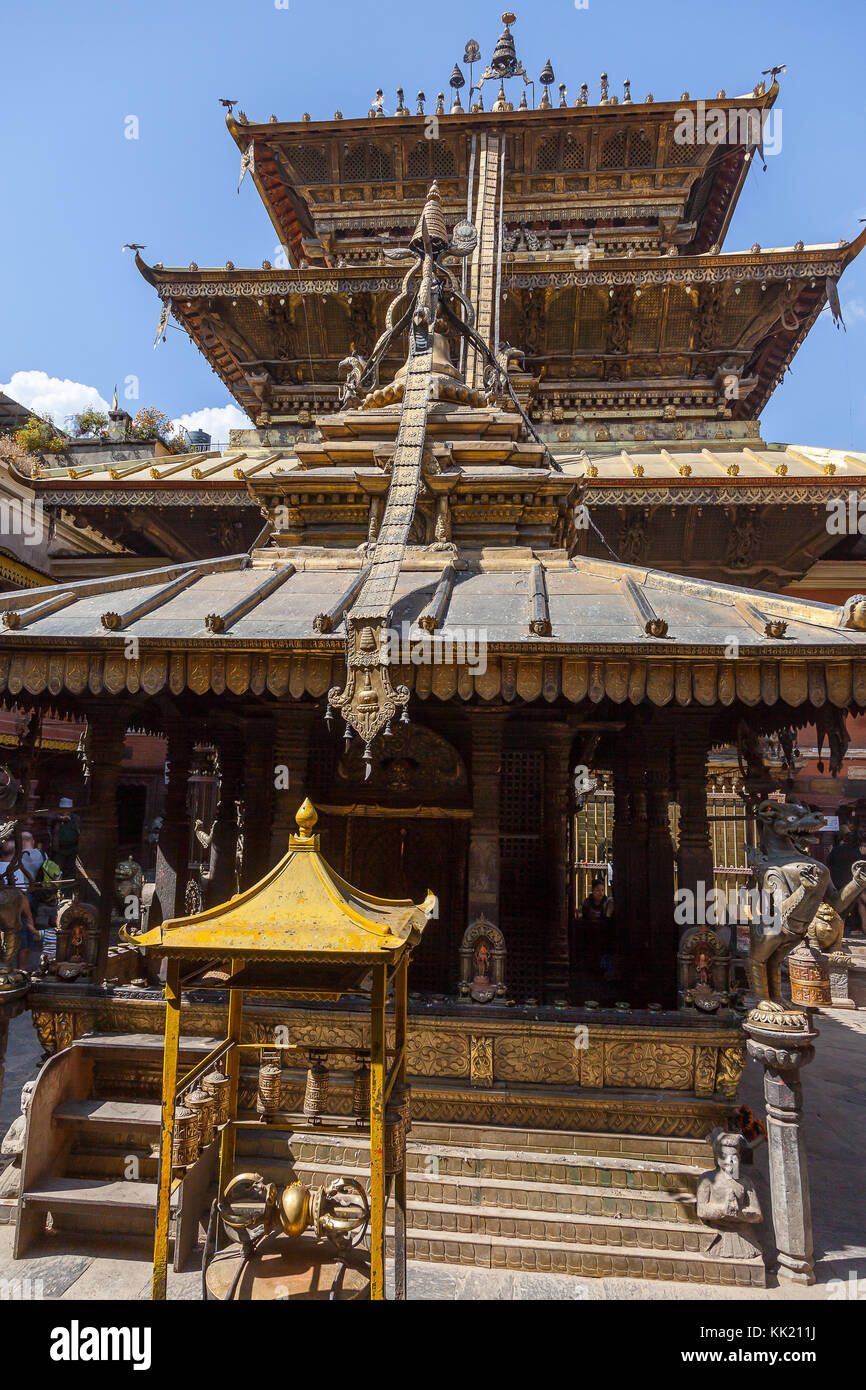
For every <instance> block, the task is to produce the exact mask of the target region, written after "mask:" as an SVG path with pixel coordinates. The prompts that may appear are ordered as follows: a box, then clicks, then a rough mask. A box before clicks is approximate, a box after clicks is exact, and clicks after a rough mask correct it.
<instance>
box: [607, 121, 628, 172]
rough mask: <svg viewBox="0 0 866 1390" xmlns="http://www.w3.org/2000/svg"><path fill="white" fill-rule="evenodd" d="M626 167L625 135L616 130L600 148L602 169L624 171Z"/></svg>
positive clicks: (621, 131)
mask: <svg viewBox="0 0 866 1390" xmlns="http://www.w3.org/2000/svg"><path fill="white" fill-rule="evenodd" d="M625 167H626V133H625V131H624V130H618V131H617V132H616V134H615V135H611V136H610V137H609V138H608V139H607V140H605V142H604V144H603V145H602V148H601V168H602V169H624V168H625Z"/></svg>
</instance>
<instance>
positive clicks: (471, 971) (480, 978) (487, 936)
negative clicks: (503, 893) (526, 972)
mask: <svg viewBox="0 0 866 1390" xmlns="http://www.w3.org/2000/svg"><path fill="white" fill-rule="evenodd" d="M506 954H507V953H506V949H505V937H504V936H503V935H502V932H501V931H500V930H499V928H498V927H495V926H494V925H493V923H492V922H488V920H487V918H486V917H485V916H484V914H483V913H482V914H481V916H480V917H476V919H475V921H474V922H471V923H470V924H469V926H468V927H467V928H466V931H465V932H464V933H463V940H462V942H461V943H460V997H461V998H462V999H468V1000H469V1001H470V1002H471V1003H473V1004H489V1003H490V1001H491V1000H492V999H501V998H502V997H503V996H504V994H505V956H506Z"/></svg>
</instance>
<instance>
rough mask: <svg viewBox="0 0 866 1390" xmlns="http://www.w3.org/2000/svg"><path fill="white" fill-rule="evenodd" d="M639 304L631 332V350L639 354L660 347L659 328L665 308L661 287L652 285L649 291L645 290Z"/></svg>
mask: <svg viewBox="0 0 866 1390" xmlns="http://www.w3.org/2000/svg"><path fill="white" fill-rule="evenodd" d="M637 304H638V307H637V308H636V310H635V316H634V325H633V327H632V331H631V344H630V345H631V350H632V352H639V351H640V350H641V349H642V348H651V349H655V348H657V347H658V345H659V336H660V335H659V328H660V326H661V315H662V310H663V308H664V296H663V294H662V290H661V286H660V285H652V286H650V288H649V289H645V290H643V291H642V293H641V297H640V299H639V300H638V301H637Z"/></svg>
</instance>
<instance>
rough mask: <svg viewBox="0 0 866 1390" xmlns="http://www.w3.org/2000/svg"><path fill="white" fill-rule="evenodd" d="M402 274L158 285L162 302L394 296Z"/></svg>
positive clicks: (199, 281)
mask: <svg viewBox="0 0 866 1390" xmlns="http://www.w3.org/2000/svg"><path fill="white" fill-rule="evenodd" d="M399 281H400V271H399V269H396V270H394V271H392V272H391V274H390V275H389V274H388V270H387V267H383V268H382V270H381V272H380V273H379V274H378V275H376V276H367V275H365V276H357V277H353V278H352V279H337V280H334V279H331V278H328V279H322V280H307V279H302V277H301V276H300V275H299V276H298V277H297V279H295V278H293V279H291V280H246V279H244V280H180V281H171V282H170V283H167V284H166V283H163V284H161V285H159V286H158V287H157V288H158V292H159V296H160V298H161V299H162V300H165V301H172V300H181V299H211V298H215V297H218V296H220V295H222V296H228V297H230V298H232V299H239V298H240V299H264V298H265V297H266V296H268V295H282V296H283V297H285V296H286V295H290V294H318V295H322V296H327V295H333V294H361V293H362V292H364V291H366V292H367V293H369V294H377V293H382V294H393V292H394V286H395V284H399ZM173 307H174V309H175V311H178V310H182V309H183V307H184V306H183V305H182V304H174V306H173Z"/></svg>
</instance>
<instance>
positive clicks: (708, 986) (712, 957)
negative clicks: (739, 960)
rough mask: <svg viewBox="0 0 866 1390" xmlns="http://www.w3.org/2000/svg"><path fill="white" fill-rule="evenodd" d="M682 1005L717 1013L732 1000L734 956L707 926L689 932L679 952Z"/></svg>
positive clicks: (704, 1011) (684, 1007)
mask: <svg viewBox="0 0 866 1390" xmlns="http://www.w3.org/2000/svg"><path fill="white" fill-rule="evenodd" d="M677 968H678V974H679V986H680V1007H681V1008H683V1009H700V1010H701V1012H702V1013H710V1014H711V1013H715V1012H716V1010H717V1009H720V1008H723V1007H724V1006H726V1005H727V1004H728V1003H729V1001H730V981H731V957H730V953H729V951H728V949H727V947H726V946H725V945H724V944H723V942H722V939H721V937H719V936H717V935H716V933H715V932H713V931H710V930H709V928H707V927H697V928H695V929H694V930H693V931H690V932H687V933H686V935H685V936H684V937H683V939H682V941H681V942H680V949H679V952H678V954H677Z"/></svg>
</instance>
